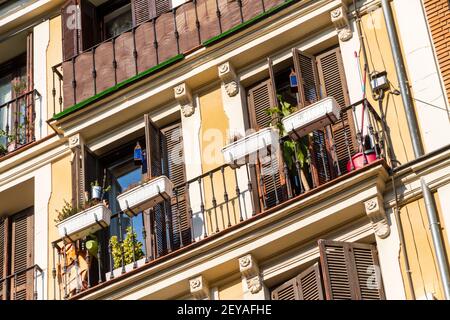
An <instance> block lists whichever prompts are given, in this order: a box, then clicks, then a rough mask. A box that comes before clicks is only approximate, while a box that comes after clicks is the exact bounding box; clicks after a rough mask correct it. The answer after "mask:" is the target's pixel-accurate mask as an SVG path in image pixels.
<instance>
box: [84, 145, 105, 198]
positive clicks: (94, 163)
mask: <svg viewBox="0 0 450 320" xmlns="http://www.w3.org/2000/svg"><path fill="white" fill-rule="evenodd" d="M83 160H84V167H83V172H84V174H83V176H82V178H83V179H84V183H83V185H84V189H83V190H84V191H86V192H88V194H89V197H90V198H91V197H92V194H91V192H92V190H91V183H93V182H95V181H98V183H99V184H100V186H101V187H103V186H102V185H101V183H103V176H104V167H103V166H102V164H101V162H100V160H99V159H98V157H97V156H96V155H95V154H94V153H93V152H92V151H91V150H90V149H89V148H88V147H87V146H84V157H83ZM106 178H108V177H106ZM106 186H107V183H106V182H105V187H106Z"/></svg>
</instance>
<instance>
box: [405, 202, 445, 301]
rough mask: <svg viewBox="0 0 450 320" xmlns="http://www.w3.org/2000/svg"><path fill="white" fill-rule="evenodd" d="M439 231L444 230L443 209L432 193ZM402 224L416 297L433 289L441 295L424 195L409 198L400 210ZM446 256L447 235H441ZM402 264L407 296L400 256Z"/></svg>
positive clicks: (432, 291)
mask: <svg viewBox="0 0 450 320" xmlns="http://www.w3.org/2000/svg"><path fill="white" fill-rule="evenodd" d="M434 198H435V201H436V205H437V209H438V213H439V220H440V223H441V227H442V232H443V233H444V232H446V229H445V228H446V227H445V225H444V220H443V219H442V210H441V208H440V204H439V196H438V194H437V193H435V194H434ZM400 215H401V220H402V226H403V229H404V233H405V242H406V250H407V252H408V259H409V263H410V268H411V272H412V273H411V275H412V280H413V286H414V292H415V295H416V298H420V297H422V296H425V294H426V292H428V293H433V295H434V296H435V297H436V298H437V299H443V298H444V295H443V290H442V286H441V283H440V278H439V273H438V267H437V264H436V259H435V252H434V249H433V240H432V238H431V233H430V229H429V222H428V218H427V212H426V209H425V203H424V200H423V199H419V200H417V201H414V202H411V203H409V204H407V205H405V206H404V207H403V208H401V210H400ZM443 238H444V241H445V247H446V250H447V256H448V255H449V253H450V250H449V248H450V247H449V244H448V242H447V238H446V237H443ZM401 268H402V274H403V279H404V283H405V286H406V288H405V289H406V293H407V298H408V299H410V298H411V296H410V293H409V287H408V281H407V278H406V273H405V266H404V261H403V260H401Z"/></svg>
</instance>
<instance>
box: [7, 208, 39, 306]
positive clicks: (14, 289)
mask: <svg viewBox="0 0 450 320" xmlns="http://www.w3.org/2000/svg"><path fill="white" fill-rule="evenodd" d="M11 220H12V224H11V231H12V232H11V274H14V273H17V275H16V276H15V277H13V278H12V279H11V282H10V283H11V285H10V294H11V296H12V297H13V299H14V300H32V299H33V284H34V281H33V279H34V270H33V269H30V270H29V271H26V270H27V268H31V267H32V266H33V238H34V208H33V207H31V208H28V209H26V210H24V211H22V212H20V213H18V214H16V215H14V216H12V219H11Z"/></svg>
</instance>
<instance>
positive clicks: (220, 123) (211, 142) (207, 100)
mask: <svg viewBox="0 0 450 320" xmlns="http://www.w3.org/2000/svg"><path fill="white" fill-rule="evenodd" d="M199 104H200V106H199V107H200V111H201V118H202V119H201V130H200V137H201V138H200V146H201V150H202V172H203V173H207V172H210V171H211V170H214V169H216V168H218V167H220V166H221V165H222V164H223V163H224V159H223V156H222V152H221V148H222V147H223V146H225V145H226V144H227V143H228V129H229V119H228V116H227V115H226V114H225V110H224V108H223V103H222V92H221V88H220V84H217V86H214V87H212V88H211V89H209V90H208V91H206V92H204V93H201V94H199ZM223 175H224V176H223V177H222V172H221V171H216V172H214V174H213V176H212V180H211V178H210V177H205V178H204V179H203V180H202V183H203V187H204V190H205V195H204V203H205V209H206V216H207V226H208V232H209V234H211V233H214V232H216V231H218V230H219V231H220V230H223V229H225V228H226V227H228V226H229V225H234V224H236V223H237V222H239V219H240V216H239V203H238V201H237V199H236V190H235V189H236V183H235V176H234V172H233V170H231V169H230V168H229V167H227V168H226V169H225V171H224V173H223ZM224 178H225V184H226V192H227V194H228V199H229V200H230V201H229V202H228V205H227V204H226V203H224V199H225V188H224V182H223V179H224ZM212 185H213V186H214V193H213V187H212ZM213 196H214V198H215V200H216V201H217V207H216V209H215V210H214V209H213Z"/></svg>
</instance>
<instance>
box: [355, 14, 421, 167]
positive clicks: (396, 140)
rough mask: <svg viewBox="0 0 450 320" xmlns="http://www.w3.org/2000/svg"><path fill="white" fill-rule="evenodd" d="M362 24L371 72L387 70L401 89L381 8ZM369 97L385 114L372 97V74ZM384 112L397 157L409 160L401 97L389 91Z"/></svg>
mask: <svg viewBox="0 0 450 320" xmlns="http://www.w3.org/2000/svg"><path fill="white" fill-rule="evenodd" d="M361 26H362V30H363V36H364V40H365V44H366V50H367V57H368V64H369V70H370V71H371V72H373V71H374V70H376V71H387V74H388V79H389V80H390V82H391V83H392V85H393V87H394V88H395V89H398V88H399V85H398V79H397V74H396V71H395V65H394V60H393V58H392V53H391V48H390V44H389V38H388V35H387V30H386V24H385V21H384V16H383V12H382V10H381V8H379V9H377V10H375V11H372V12H370V13H368V14H366V15H364V16H362V18H361ZM400 42H401V39H400ZM360 57H361V58H360V60H361V70H362V68H363V65H364V61H363V57H362V54H361V55H360ZM366 96H367V98H368V99H369V102H370V103H371V104H372V106H374V107H375V109H376V110H377V112H378V113H379V114H381V113H380V110H379V106H378V102H377V101H375V100H374V99H373V97H372V91H371V88H370V85H369V77H367V88H366ZM383 111H384V113H385V116H386V122H387V126H388V129H389V130H390V137H391V139H392V145H393V150H394V153H395V157H396V159H397V160H398V161H400V163H406V162H408V161H410V160H412V159H414V154H413V149H412V145H411V139H410V135H409V131H408V126H407V122H406V115H405V109H404V107H403V103H402V98H401V96H395V95H392V94H387V95H386V97H385V98H384V101H383Z"/></svg>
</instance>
